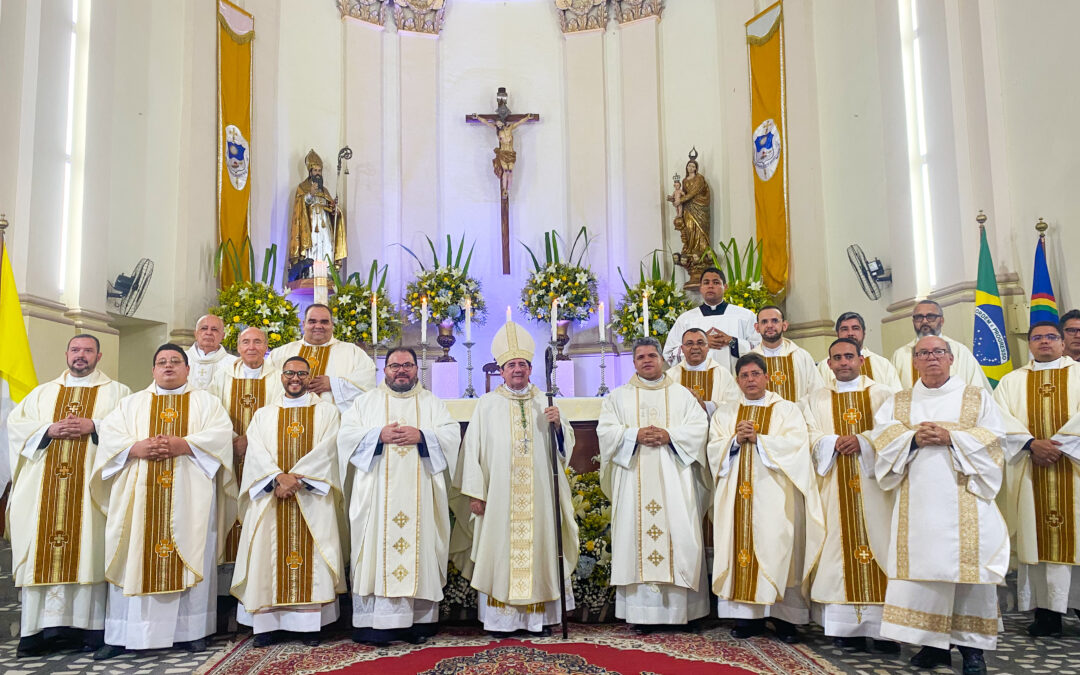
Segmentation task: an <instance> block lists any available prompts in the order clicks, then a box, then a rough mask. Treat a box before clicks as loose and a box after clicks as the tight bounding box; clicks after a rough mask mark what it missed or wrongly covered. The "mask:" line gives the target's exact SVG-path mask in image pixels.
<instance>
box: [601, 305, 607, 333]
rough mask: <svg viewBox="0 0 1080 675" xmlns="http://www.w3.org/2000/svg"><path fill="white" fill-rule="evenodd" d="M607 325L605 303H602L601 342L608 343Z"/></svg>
mask: <svg viewBox="0 0 1080 675" xmlns="http://www.w3.org/2000/svg"><path fill="white" fill-rule="evenodd" d="M605 323H606V321H605V320H604V303H603V302H602V301H601V303H600V342H606V341H607V326H605V325H604V324H605Z"/></svg>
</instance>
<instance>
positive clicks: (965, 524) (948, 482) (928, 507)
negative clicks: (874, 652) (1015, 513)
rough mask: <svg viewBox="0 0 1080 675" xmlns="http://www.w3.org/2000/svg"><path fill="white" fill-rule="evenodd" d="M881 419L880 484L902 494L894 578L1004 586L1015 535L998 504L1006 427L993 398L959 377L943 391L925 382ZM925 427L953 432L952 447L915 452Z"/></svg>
mask: <svg viewBox="0 0 1080 675" xmlns="http://www.w3.org/2000/svg"><path fill="white" fill-rule="evenodd" d="M874 421H875V426H874V429H873V431H871V432H870V438H871V440H872V441H873V444H874V449H875V450H876V452H877V464H876V467H875V471H876V474H877V478H878V482H879V483H880V484H881V487H882V488H884V489H886V490H897V495H896V503H895V505H894V506H893V512H892V518H891V523H892V525H891V528H890V530H891V532H890V536H891V538H890V541H889V558H888V565H887V566H886V570H885V571H886V574H888V576H889V579H890V580H892V579H905V580H911V581H943V582H951V583H962V584H999V583H1001V581H1002V580H1003V579H1004V578H1005V572H1006V571H1007V570H1008V566H1009V536H1008V531H1007V528H1006V526H1005V520H1004V518H1002V516H1001V512H1000V511H999V510H998V507H997V503H996V502H995V501H994V499H995V497H996V496H997V493H998V490H1000V489H1001V484H1002V472H1003V466H1004V460H1005V458H1004V453H1003V451H1002V449H1001V441H1002V439H1003V437H1004V435H1005V428H1004V425H1003V423H1002V420H1001V415H1000V413H999V412H998V408H997V405H996V404H995V403H994V401H993V399H992V398H991V396H990V393H989V392H988V391H986V390H985V389H983V388H982V387H973V386H970V385H967V384H965V383H964V381H962V380H960V379H958V378H955V377H951V378H949V380H948V381H946V382H945V384H943V385H942V386H941V387H938V388H936V389H929V388H927V387H926V386H925V385H923V384H922V382H921V381H920V382H918V383H917V384H916V385H915V387H914V388H913V389H911V390H907V391H902V392H899V393H897V394H896V395H894V396H893V398H892V399H890V400H888V401H886V402H885V403H884V404H883V405H882V406H881V408H879V409H878V412H877V415H876V417H875V420H874ZM922 422H934V423H936V424H938V425H940V426H943V427H945V428H946V429H948V430H949V432H950V434H951V436H952V445H951V446H949V447H945V446H929V447H922V448H920V447H915V448H913V447H912V441H913V440H914V437H915V430H916V428H917V427H918V425H919V424H920V423H922ZM927 523H932V524H933V526H932V529H929V530H928V529H927V527H928V526H927V525H926V524H927ZM886 619H888V617H886Z"/></svg>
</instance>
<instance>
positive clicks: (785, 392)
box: [753, 338, 825, 408]
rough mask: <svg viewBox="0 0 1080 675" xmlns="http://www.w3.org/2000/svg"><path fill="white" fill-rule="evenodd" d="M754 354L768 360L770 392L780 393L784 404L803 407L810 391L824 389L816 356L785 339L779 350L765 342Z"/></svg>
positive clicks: (755, 348) (766, 362) (755, 349)
mask: <svg viewBox="0 0 1080 675" xmlns="http://www.w3.org/2000/svg"><path fill="white" fill-rule="evenodd" d="M753 351H754V353H755V354H760V355H762V356H763V357H765V364H766V365H767V366H768V373H767V374H768V376H769V391H771V392H775V393H777V394H779V395H780V398H782V399H784V400H785V401H792V402H793V403H798V404H799V407H800V408H801V407H802V406H803V403H804V401H805V399H806V397H807V396H809V395H810V392H812V391H814V390H816V389H820V388H821V387H823V386H825V382H824V381H823V380H822V379H821V373H819V372H818V369H817V364H816V363H814V357H812V356H810V352H808V351H806V350H805V349H803V348H802V347H800V346H798V345H797V344H795V343H794V342H792V341H791V340H789V339H787V338H783V340H782V342H781V344H780V346H779V347H777V348H776V349H770V348H769V347H766V346H765V344H764V343H762V344H759V345H758V346H757V347H754V349H753Z"/></svg>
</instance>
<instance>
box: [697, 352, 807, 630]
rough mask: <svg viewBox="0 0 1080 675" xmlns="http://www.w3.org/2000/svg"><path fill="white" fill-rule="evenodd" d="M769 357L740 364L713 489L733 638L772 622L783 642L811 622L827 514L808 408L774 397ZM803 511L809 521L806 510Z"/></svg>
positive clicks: (719, 588) (714, 459) (720, 423)
mask: <svg viewBox="0 0 1080 675" xmlns="http://www.w3.org/2000/svg"><path fill="white" fill-rule="evenodd" d="M767 373H768V370H767V366H766V365H765V359H764V357H762V356H761V355H760V354H755V353H750V354H745V355H743V356H741V357H739V360H738V361H737V362H736V364H735V381H736V382H737V383H738V385H739V389H740V391H742V398H741V399H740V402H739V405H738V407H725V408H720V409H719V410H717V411H716V414H715V415H713V418H712V422H711V426H710V429H709V450H708V452H709V470H710V472H711V473H712V479H713V483H714V484H715V488H714V490H713V502H712V509H713V513H712V519H713V574H712V589H713V592H714V593H716V595H717V596H718V600H717V614H718V616H719V617H720V618H734V619H735V628H734V629H732V631H731V634H732V635H733V636H735V637H737V638H748V637H751V636H754V635H759V634H761V633H762V632H763V631H764V628H765V619H766V617H768V618H770V619H771V620H772V622H773V628H774V630H775V631H776V634H777V636H778V637H779V638H780V639H781V640H783V641H784V642H789V643H790V642H798V641H799V634H798V630H797V629H796V627H795V624H806V623H809V620H810V612H809V608H808V607H806V605H805V603H804V597H805V589H806V586H807V583H808V581H809V577H810V572H811V570H812V569H813V568H814V564H815V563H816V562H817V559H818V555H819V554H820V552H821V544H822V540H823V539H824V534H825V516H824V514H823V512H822V508H821V496H820V495H819V494H818V487H817V482H816V480H815V478H814V469H813V466H812V465H811V460H810V450H809V447H808V445H809V437H808V434H807V429H806V421H805V420H804V419H803V415H802V412H801V411H800V410H799V407H798V406H797V405H796V404H794V403H791V402H790V401H785V400H784V399H783V398H781V397H780V395H779V394H776V393H774V392H771V391H769V390H768V384H769V378H768V375H767ZM799 504H802V508H803V514H802V515H801V516H800V515H799V513H798V511H797V506H798V505H799Z"/></svg>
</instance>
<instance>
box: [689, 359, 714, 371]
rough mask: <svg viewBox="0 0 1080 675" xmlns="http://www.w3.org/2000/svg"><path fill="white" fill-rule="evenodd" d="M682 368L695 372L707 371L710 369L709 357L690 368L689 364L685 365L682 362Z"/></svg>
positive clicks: (710, 361)
mask: <svg viewBox="0 0 1080 675" xmlns="http://www.w3.org/2000/svg"><path fill="white" fill-rule="evenodd" d="M682 367H683V370H696V371H701V370H708V369H709V368H711V367H712V360H711V359H710V358H709V357H707V356H706V357H705V360H704V361H702V362H701V363H699V364H697V365H696V366H692V365H690V364H689V363H687V362H686V361H683V362H682Z"/></svg>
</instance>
